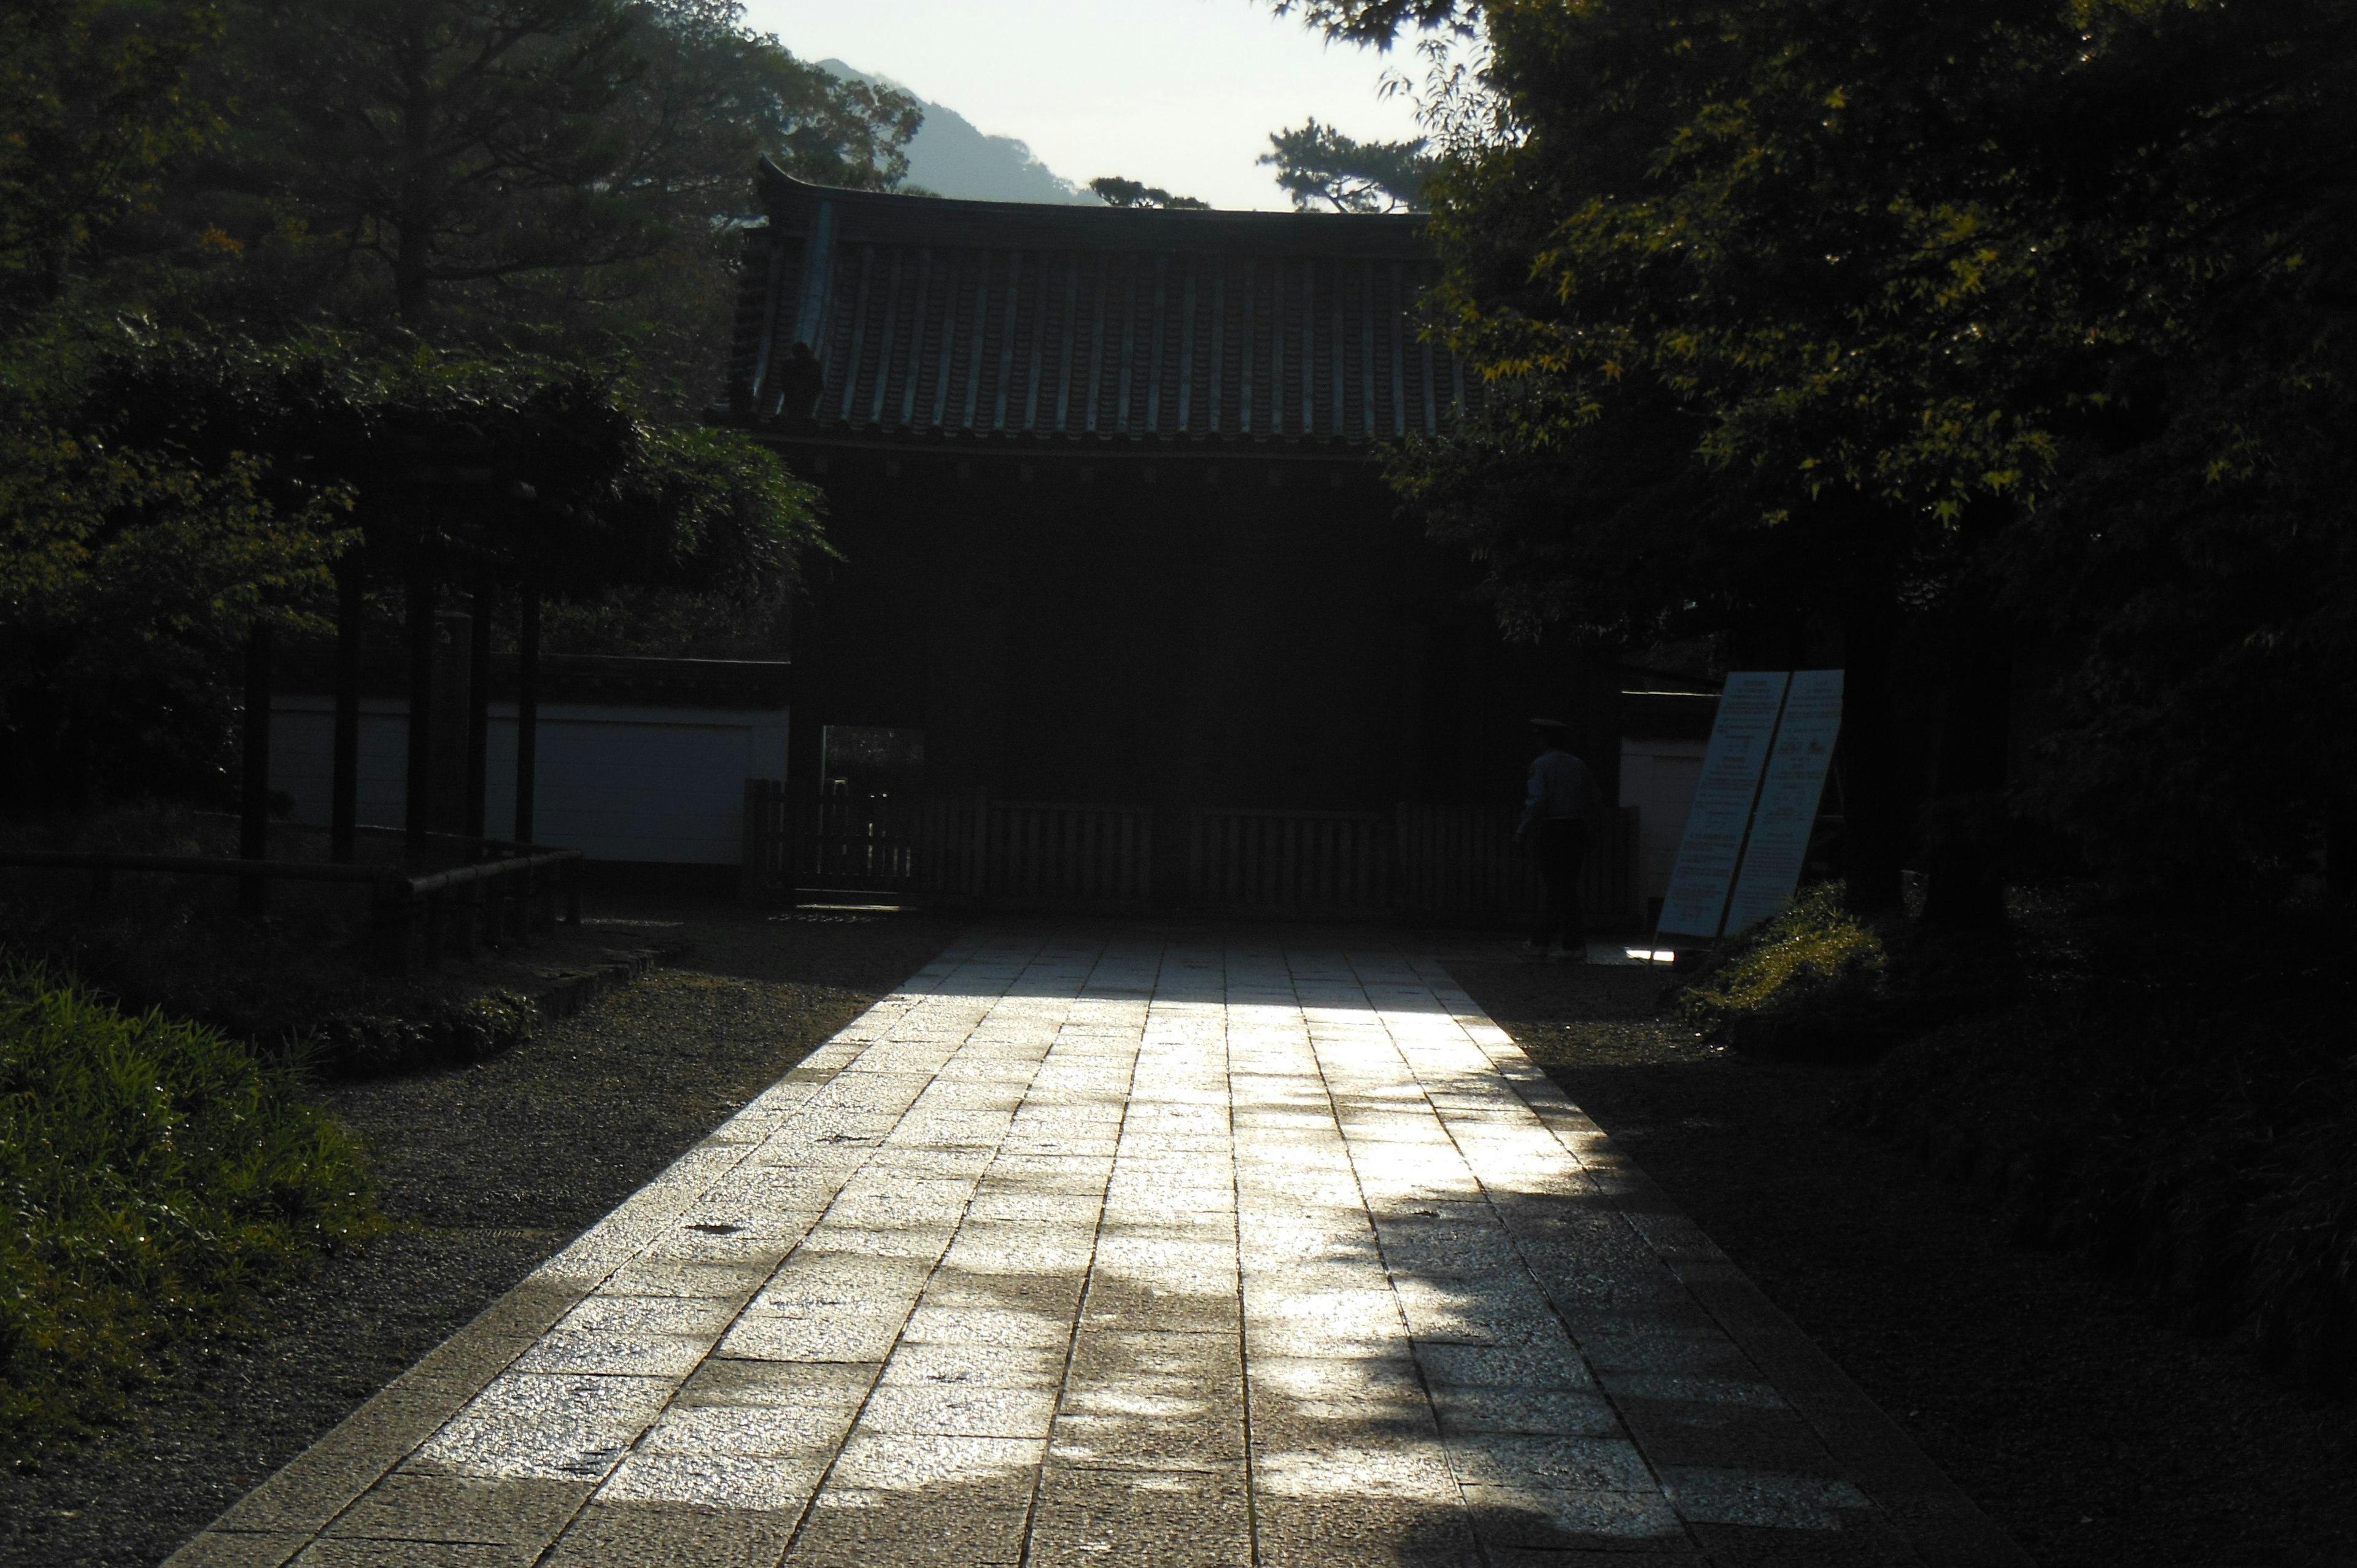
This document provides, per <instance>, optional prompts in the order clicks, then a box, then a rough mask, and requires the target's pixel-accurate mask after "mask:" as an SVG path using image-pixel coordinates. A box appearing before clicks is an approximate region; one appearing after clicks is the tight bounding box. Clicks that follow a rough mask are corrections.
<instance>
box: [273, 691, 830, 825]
mask: <svg viewBox="0 0 2357 1568" xmlns="http://www.w3.org/2000/svg"><path fill="white" fill-rule="evenodd" d="M407 711H408V710H407V704H405V703H402V702H400V701H398V700H397V699H386V698H371V699H368V700H366V701H364V702H362V703H361V759H360V760H361V768H360V772H361V778H360V820H361V822H363V823H368V824H371V825H380V826H385V827H395V826H398V825H400V822H401V818H402V801H403V788H404V779H405V777H406V769H407V761H406V758H407V755H408V740H407V733H406V724H405V716H406V714H407ZM786 727H787V711H786V710H785V709H783V708H778V709H764V710H753V711H748V710H742V709H726V708H714V709H703V708H655V707H633V706H625V705H621V704H605V703H542V704H541V708H540V725H539V734H540V767H539V784H538V800H537V801H536V803H535V814H536V817H537V821H536V822H534V823H533V837H535V838H537V839H538V840H539V841H540V842H541V843H548V844H560V845H565V846H568V847H571V848H576V849H581V850H586V851H587V852H588V854H589V855H590V857H591V858H593V859H597V860H645V861H669V862H674V863H686V864H694V865H735V864H737V859H738V857H739V855H740V854H742V851H743V832H744V801H745V780H746V779H780V778H783V777H784V776H785V767H786ZM334 730H335V704H334V702H333V700H332V699H330V698H328V697H323V696H313V695H310V694H307V693H303V694H293V695H283V696H280V697H277V698H275V699H274V701H273V702H272V703H271V735H270V782H271V787H272V788H273V789H278V790H281V791H284V792H285V794H286V795H288V796H290V797H291V798H292V799H293V800H294V802H295V809H294V812H293V816H294V820H295V821H296V822H317V823H325V822H327V820H328V801H329V786H330V781H331V779H332V777H333V774H332V768H333V761H332V750H331V747H332V745H333V738H334ZM515 750H516V725H515V704H514V703H493V704H492V705H491V725H490V757H489V759H488V760H489V764H490V768H489V774H490V787H489V789H488V791H487V795H488V799H487V800H486V802H485V818H486V821H485V824H484V825H485V828H486V831H487V832H489V833H490V836H492V837H493V838H504V837H507V836H509V835H510V834H511V833H512V832H514V826H515Z"/></svg>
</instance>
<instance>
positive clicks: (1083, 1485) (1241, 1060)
mask: <svg viewBox="0 0 2357 1568" xmlns="http://www.w3.org/2000/svg"><path fill="white" fill-rule="evenodd" d="M1269 940H1271V941H1272V942H1273V941H1274V940H1277V939H1276V938H1274V937H1272V938H1271V939H1269ZM1629 1552H1638V1553H1641V1557H1638V1558H1635V1559H1631V1557H1629V1556H1627V1555H1625V1554H1626V1553H1629ZM1605 1561H1610V1562H1615V1563H1632V1562H1640V1563H1645V1564H1654V1563H1660V1564H1670V1563H1694V1564H1699V1563H1714V1564H1728V1565H1732V1564H1743V1563H1769V1562H1773V1563H1876V1564H1880V1563H1954V1564H1965V1563H1973V1564H1978V1563H2019V1562H2024V1561H2026V1559H2022V1558H2021V1557H2020V1556H2019V1555H2018V1552H2014V1551H2013V1549H2012V1548H2011V1547H2010V1546H2009V1545H2008V1544H2007V1542H2006V1541H2004V1539H2003V1538H2002V1536H2000V1535H1999V1534H1998V1533H1997V1532H1996V1530H1995V1529H1994V1528H1993V1527H1992V1526H1990V1525H1989V1524H1988V1523H1987V1522H1986V1520H1985V1519H1984V1518H1983V1517H1982V1516H1980V1515H1979V1514H1978V1513H1977V1512H1976V1511H1975V1510H1974V1509H1972V1508H1971V1506H1970V1505H1969V1504H1968V1503H1966V1502H1965V1500H1964V1498H1962V1496H1961V1495H1960V1494H1958V1493H1956V1492H1955V1491H1954V1489H1953V1487H1951V1486H1949V1485H1948V1483H1947V1482H1946V1481H1945V1480H1944V1478H1943V1477H1940V1475H1939V1474H1938V1472H1936V1471H1935V1470H1933V1469H1932V1467H1931V1466H1929V1465H1928V1464H1926V1463H1925V1462H1924V1461H1923V1460H1922V1459H1921V1456H1920V1455H1917V1454H1916V1453H1915V1452H1914V1450H1913V1449H1912V1448H1911V1447H1910V1446H1909V1445H1908V1444H1907V1443H1906V1441H1905V1440H1904V1438H1903V1437H1901V1436H1900V1434H1899V1433H1898V1432H1897V1430H1896V1429H1895V1428H1893V1427H1892V1426H1890V1424H1889V1423H1888V1422H1887V1421H1885V1420H1884V1419H1883V1418H1882V1417H1881V1415H1880V1413H1879V1412H1877V1411H1875V1410H1874V1408H1873V1406H1872V1405H1871V1404H1870V1403H1868V1402H1867V1401H1866V1400H1865V1399H1864V1398H1863V1396H1861V1395H1859V1394H1858V1393H1857V1391H1856V1389H1855V1388H1854V1387H1852V1386H1851V1385H1850V1384H1849V1383H1848V1382H1847V1380H1846V1379H1844V1378H1842V1377H1841V1375H1840V1373H1839V1372H1838V1371H1836V1370H1835V1369H1833V1368H1832V1367H1831V1366H1830V1364H1829V1363H1827V1362H1825V1361H1824V1358H1823V1357H1822V1356H1820V1355H1818V1354H1817V1353H1816V1351H1815V1350H1814V1349H1813V1347H1811V1346H1809V1344H1808V1343H1807V1341H1806V1340H1805V1339H1804V1338H1803V1337H1801V1336H1800V1335H1799V1334H1798V1332H1797V1330H1794V1329H1793V1328H1792V1326H1791V1325H1790V1324H1789V1323H1788V1322H1787V1321H1786V1320H1784V1319H1783V1318H1782V1317H1781V1315H1779V1314H1777V1313H1776V1312H1775V1310H1774V1308H1772V1307H1771V1306H1770V1305H1768V1304H1767V1302H1766V1301H1765V1300H1764V1298H1761V1297H1760V1295H1759V1294H1758V1293H1757V1292H1756V1291H1754V1290H1753V1289H1752V1288H1751V1287H1750V1286H1749V1283H1748V1282H1746V1281H1745V1280H1744V1279H1743V1278H1742V1276H1741V1275H1740V1273H1738V1272H1737V1271H1736V1270H1735V1269H1734V1267H1733V1266H1732V1265H1731V1264H1729V1263H1728V1262H1727V1261H1726V1260H1725V1258H1724V1257H1723V1256H1722V1255H1721V1254H1720V1253H1718V1252H1717V1250H1716V1249H1715V1248H1713V1247H1712V1246H1711V1245H1710V1243H1709V1241H1708V1240H1706V1238H1705V1237H1703V1236H1702V1235H1701V1234H1700V1233H1699V1232H1698V1231H1696V1230H1695V1229H1694V1227H1693V1226H1692V1225H1691V1224H1690V1223H1689V1222H1688V1221H1686V1220H1685V1219H1683V1217H1681V1216H1679V1215H1678V1214H1677V1213H1676V1211H1675V1210H1674V1208H1671V1207H1670V1206H1669V1205H1668V1204H1667V1203H1666V1201H1664V1200H1663V1199H1662V1198H1661V1197H1660V1196H1659V1195H1658V1194H1657V1193H1656V1192H1654V1190H1653V1189H1652V1188H1651V1187H1649V1186H1648V1185H1647V1184H1646V1183H1645V1181H1644V1179H1643V1177H1642V1176H1641V1175H1640V1174H1638V1173H1637V1172H1635V1171H1634V1170H1633V1169H1632V1168H1631V1167H1630V1166H1629V1165H1626V1164H1625V1162H1622V1161H1621V1160H1620V1159H1619V1158H1618V1157H1617V1156H1616V1155H1614V1154H1613V1152H1612V1150H1611V1148H1610V1146H1609V1144H1608V1142H1607V1141H1606V1140H1605V1139H1604V1138H1603V1136H1602V1135H1601V1134H1600V1133H1598V1131H1597V1130H1596V1128H1595V1127H1594V1125H1593V1124H1592V1123H1590V1122H1587V1120H1586V1119H1585V1118H1583V1117H1582V1116H1581V1115H1580V1114H1579V1113H1578V1112H1577V1111H1576V1110H1574V1109H1573V1108H1572V1107H1570V1106H1569V1105H1568V1104H1566V1102H1565V1101H1563V1099H1562V1097H1561V1095H1560V1094H1559V1093H1558V1092H1557V1091H1556V1090H1555V1089H1554V1087H1553V1086H1552V1085H1551V1084H1550V1083H1549V1082H1548V1081H1547V1080H1546V1079H1544V1077H1543V1076H1542V1075H1541V1074H1540V1073H1539V1072H1538V1071H1537V1070H1536V1069H1534V1068H1533V1067H1532V1066H1531V1065H1530V1064H1529V1062H1528V1061H1527V1060H1526V1059H1525V1058H1523V1056H1522V1055H1521V1053H1520V1052H1519V1051H1517V1050H1516V1049H1515V1048H1514V1047H1513V1046H1512V1043H1511V1042H1510V1041H1509V1040H1508V1039H1507V1037H1506V1036H1505V1035H1504V1034H1503V1033H1502V1032H1501V1031H1500V1030H1499V1029H1498V1028H1497V1027H1496V1026H1494V1025H1492V1024H1491V1023H1490V1022H1489V1021H1488V1020H1486V1019H1485V1018H1483V1017H1482V1016H1481V1015H1480V1013H1479V1011H1478V1009H1476V1008H1475V1006H1474V1005H1473V1004H1472V1003H1471V1001H1470V1000H1469V998H1468V997H1466V995H1465V994H1464V993H1462V992H1461V991H1460V990H1458V988H1457V986H1456V985H1455V983H1453V982H1451V981H1450V980H1449V978H1448V975H1447V973H1446V972H1445V971H1443V969H1442V968H1441V967H1440V966H1439V964H1438V963H1437V961H1432V960H1428V959H1422V960H1420V959H1417V958H1415V957H1412V956H1407V955H1403V954H1400V953H1394V952H1382V951H1377V952H1372V953H1361V952H1351V953H1349V954H1344V953H1342V952H1339V951H1327V952H1302V951H1286V950H1283V949H1282V948H1280V947H1277V946H1275V945H1260V946H1254V945H1243V944H1239V943H1235V942H1229V943H1226V944H1224V945H1210V944H1207V945H1204V946H1202V947H1198V948H1189V947H1168V948H1166V947H1164V946H1163V945H1161V944H1160V943H1159V942H1157V941H1152V940H1144V939H1124V938H1121V937H1118V936H1116V937H1114V938H1110V939H1108V938H1105V937H1103V936H1089V937H1056V936H1051V935H1049V934H1045V933H1040V932H1034V933H1029V934H1023V933H1008V932H997V933H993V932H983V933H978V934H976V935H974V936H973V937H970V938H968V939H966V940H963V941H962V942H961V943H959V944H958V945H957V946H956V947H954V948H952V950H950V951H949V952H948V953H946V954H944V955H943V956H942V959H940V960H939V961H936V962H935V963H933V964H932V965H931V966H929V967H928V968H927V969H926V970H924V971H923V972H920V974H918V975H917V976H915V977H914V978H913V979H912V980H911V981H910V982H909V984H908V985H907V986H906V987H905V988H904V989H903V990H902V991H900V992H899V993H896V994H894V995H893V996H891V997H889V998H888V999H887V1000H886V1001H884V1002H882V1003H879V1004H877V1006H876V1007H875V1008H874V1009H873V1010H872V1011H871V1012H869V1013H868V1014H867V1015H865V1016H864V1017H863V1018H861V1019H860V1020H859V1021H858V1022H857V1023H856V1024H855V1025H854V1026H851V1027H850V1028H849V1029H846V1030H845V1032H844V1033H843V1034H842V1035H841V1036H838V1037H837V1038H836V1039H835V1040H834V1042H832V1043H831V1044H830V1045H828V1046H827V1047H824V1048H823V1050H821V1051H820V1052H819V1053H817V1054H816V1055H814V1056H813V1057H812V1058H810V1059H809V1060H808V1061H807V1062H805V1063H804V1065H803V1066H802V1067H801V1068H799V1069H796V1070H795V1071H794V1072H792V1073H791V1074H790V1075H789V1076H788V1077H787V1078H786V1079H783V1080H782V1081H780V1083H779V1084H777V1085H776V1086H775V1087H774V1088H772V1089H771V1090H769V1091H768V1092H767V1093H766V1094H764V1095H763V1096H762V1097H761V1098H760V1099H759V1100H758V1101H755V1102H754V1103H752V1104H751V1105H748V1107H746V1109H745V1110H744V1111H743V1112H741V1113H740V1114H738V1115H737V1116H736V1117H735V1118H734V1119H732V1120H731V1121H730V1122H727V1123H726V1125H725V1126H723V1127H722V1128H720V1129H719V1130H718V1131H717V1132H716V1133H714V1134H713V1135H712V1137H711V1138H710V1139H708V1140H707V1141H706V1142H705V1144H702V1145H700V1146H698V1147H697V1148H696V1149H694V1150H693V1151H691V1152H690V1153H689V1154H688V1155H685V1156H684V1157H683V1158H682V1159H681V1160H680V1161H679V1163H678V1164H677V1165H675V1166H673V1169H672V1170H671V1171H669V1172H668V1173H666V1174H665V1175H664V1176H662V1177H661V1178H659V1179H658V1180H656V1181H655V1182H653V1183H652V1184H651V1185H650V1186H648V1187H646V1188H644V1189H642V1190H641V1191H640V1193H638V1194H637V1195H636V1196H634V1197H632V1198H631V1199H630V1201H629V1202H627V1203H625V1204H624V1205H623V1206H622V1207H621V1208H619V1209H617V1210H616V1211H615V1212H614V1213H613V1214H612V1215H610V1216H608V1218H607V1219H605V1220H603V1221H602V1222H600V1223H599V1224H598V1225H597V1227H595V1228H594V1229H592V1230H590V1231H588V1232H587V1234H585V1235H584V1236H582V1237H581V1238H580V1240H577V1241H576V1242H575V1243H574V1244H573V1245H572V1246H571V1247H570V1248H568V1249H567V1250H566V1251H564V1252H563V1253H561V1254H560V1255H558V1256H557V1257H555V1258H554V1259H552V1260H551V1261H550V1262H548V1263H547V1264H546V1265H545V1266H544V1267H543V1268H542V1269H541V1270H540V1271H539V1272H538V1273H535V1274H534V1275H533V1277H532V1278H531V1279H530V1280H528V1281H526V1282H525V1283H524V1284H523V1285H522V1286H520V1287H519V1288H518V1290H517V1291H516V1292H515V1293H513V1294H511V1295H510V1296H509V1297H508V1298H506V1299H505V1300H504V1301H502V1302H501V1303H500V1304H499V1305H497V1306H495V1307H493V1308H492V1309H491V1310H490V1312H488V1313H486V1314H485V1315H484V1316H483V1317H482V1318H481V1319H480V1320H479V1321H478V1322H477V1323H476V1324H475V1325H473V1326H470V1327H469V1328H468V1329H467V1330H465V1331H464V1332H462V1333H461V1334H459V1335H458V1336H457V1337H454V1338H453V1339H452V1340H451V1341H450V1342H449V1343H448V1344H447V1345H445V1346H444V1347H443V1348H441V1349H440V1350H438V1351H437V1352H436V1353H435V1355H434V1356H432V1357H429V1358H428V1359H426V1360H425V1362H424V1363H421V1364H420V1366H419V1367H418V1368H416V1369H414V1370H413V1371H412V1372H411V1373H409V1374H408V1375H406V1376H405V1377H404V1378H403V1379H402V1380H400V1381H398V1382H396V1383H395V1384H393V1386H392V1387H391V1388H390V1389H388V1390H386V1391H385V1392H384V1393H383V1394H382V1395H380V1396H379V1397H378V1398H377V1400H375V1401H374V1402H371V1404H370V1405H369V1406H367V1407H365V1408H364V1409H363V1410H362V1411H361V1412H359V1413H358V1414H356V1415H355V1416H354V1417H353V1418H352V1419H351V1420H350V1422H347V1423H345V1425H344V1426H342V1427H340V1428H339V1429H338V1430H337V1432H335V1433H334V1434H330V1435H329V1436H328V1438H327V1439H325V1440H323V1441H322V1442H321V1443H320V1444H318V1445H317V1447H315V1448H313V1449H312V1450H311V1451H310V1452H308V1453H307V1454H306V1455H303V1456H302V1457H300V1458H299V1459H297V1460H296V1462H295V1463H294V1464H292V1465H290V1466H288V1467H287V1468H286V1469H285V1471H282V1472H281V1473H280V1474H279V1475H278V1476H277V1477H274V1478H273V1479H272V1480H271V1481H269V1482H267V1483H265V1484H264V1486H263V1487H261V1488H259V1489H258V1490H257V1491H255V1492H254V1493H253V1495H252V1496H250V1497H249V1498H246V1499H245V1500H244V1501H243V1502H242V1503H240V1504H239V1505H238V1506H237V1507H236V1508H234V1509H231V1511H230V1512H229V1513H228V1514H226V1515H224V1516H223V1517H222V1519H221V1520H219V1521H217V1522H216V1524H215V1525H214V1526H213V1527H212V1528H211V1529H210V1530H208V1531H207V1532H206V1533H205V1534H204V1535H201V1536H199V1538H197V1540H196V1541H192V1542H190V1544H189V1545H188V1547H187V1548H186V1549H184V1551H183V1552H181V1553H180V1554H179V1556H178V1557H176V1558H175V1559H174V1563H175V1564H176V1565H179V1568H199V1565H203V1568H221V1565H226V1564H238V1565H256V1564H258V1565H267V1568H277V1565H278V1564H282V1563H288V1562H293V1563H298V1564H301V1565H304V1568H325V1565H337V1568H351V1565H360V1564H380V1563H382V1564H418V1565H424V1568H445V1565H447V1568H458V1565H467V1568H475V1565H490V1564H509V1563H516V1564H522V1563H541V1564H548V1565H552V1568H553V1565H556V1564H566V1565H573V1564H616V1565H623V1564H641V1563H644V1564H658V1563H661V1564H679V1565H683V1568H684V1565H704V1564H715V1565H718V1564H727V1565H732V1568H734V1565H740V1564H741V1565H748V1568H749V1565H759V1568H771V1565H774V1564H778V1563H786V1564H793V1565H802V1564H845V1565H848V1564H871V1565H890V1564H903V1563H909V1564H913V1563H941V1564H1001V1563H1003V1564H1032V1565H1039V1568H1046V1565H1049V1564H1056V1565H1061V1564H1098V1563H1145V1564H1165V1563H1168V1564H1205V1565H1211V1564H1218V1565H1228V1564H1236V1565H1244V1564H1254V1563H1258V1564H1268V1565H1292V1564H1300V1565H1303V1568H1312V1565H1314V1568H1335V1565H1349V1564H1361V1563H1370V1564H1372V1563H1384V1564H1390V1563H1417V1564H1432V1565H1436V1568H1437V1565H1441V1564H1448V1565H1451V1568H1454V1565H1458V1564H1467V1565H1470V1564H1476V1563H1492V1564H1506V1563H1513V1564H1521V1563H1558V1564H1564V1565H1566V1568H1569V1565H1571V1564H1575V1563H1587V1562H1605Z"/></svg>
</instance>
